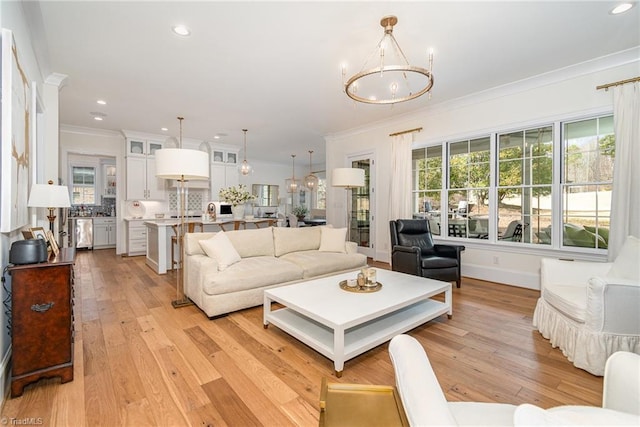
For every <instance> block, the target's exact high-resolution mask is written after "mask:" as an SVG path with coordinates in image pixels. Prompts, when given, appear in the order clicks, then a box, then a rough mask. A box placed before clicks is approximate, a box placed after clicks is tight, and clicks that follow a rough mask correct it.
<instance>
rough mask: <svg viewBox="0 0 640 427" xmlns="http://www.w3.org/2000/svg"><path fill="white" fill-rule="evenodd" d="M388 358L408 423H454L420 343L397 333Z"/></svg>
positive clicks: (425, 424)
mask: <svg viewBox="0 0 640 427" xmlns="http://www.w3.org/2000/svg"><path fill="white" fill-rule="evenodd" d="M389 357H390V358H391V363H392V364H393V369H394V371H395V376H396V386H397V388H398V393H399V394H400V399H401V400H402V405H403V406H404V410H405V413H406V415H407V420H408V421H409V425H412V426H436V425H437V426H443V425H456V420H455V418H454V417H453V414H452V413H451V411H450V409H449V405H448V403H447V400H446V398H445V397H444V393H443V392H442V389H441V388H440V384H439V383H438V379H437V378H436V375H435V373H434V372H433V368H431V364H430V363H429V358H428V357H427V354H426V353H425V351H424V349H423V348H422V346H421V345H420V343H419V342H418V341H417V340H416V339H415V338H413V337H411V336H409V335H404V334H403V335H397V336H395V337H393V339H392V340H391V343H389Z"/></svg>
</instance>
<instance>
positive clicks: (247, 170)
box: [240, 129, 253, 176]
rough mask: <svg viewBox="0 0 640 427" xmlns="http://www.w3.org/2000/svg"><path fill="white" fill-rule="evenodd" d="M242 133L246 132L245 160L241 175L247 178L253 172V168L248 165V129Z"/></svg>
mask: <svg viewBox="0 0 640 427" xmlns="http://www.w3.org/2000/svg"><path fill="white" fill-rule="evenodd" d="M242 132H244V160H243V161H242V164H241V165H240V173H241V174H242V175H244V176H247V175H249V174H251V173H252V172H253V168H252V167H251V165H250V164H249V163H247V129H242Z"/></svg>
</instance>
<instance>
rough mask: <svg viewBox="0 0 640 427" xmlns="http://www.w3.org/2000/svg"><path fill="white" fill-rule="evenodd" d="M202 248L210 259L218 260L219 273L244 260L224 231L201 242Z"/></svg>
mask: <svg viewBox="0 0 640 427" xmlns="http://www.w3.org/2000/svg"><path fill="white" fill-rule="evenodd" d="M200 246H201V247H202V250H203V251H204V253H205V254H207V256H208V257H209V258H213V259H215V260H216V262H217V263H218V270H219V271H223V270H225V269H227V268H228V267H230V266H232V265H233V264H235V263H236V262H238V261H240V260H241V259H242V258H240V254H238V251H236V248H234V247H233V244H232V243H231V240H229V237H227V235H226V233H225V232H224V231H220V232H219V233H216V235H215V236H213V237H212V238H210V239H205V240H200Z"/></svg>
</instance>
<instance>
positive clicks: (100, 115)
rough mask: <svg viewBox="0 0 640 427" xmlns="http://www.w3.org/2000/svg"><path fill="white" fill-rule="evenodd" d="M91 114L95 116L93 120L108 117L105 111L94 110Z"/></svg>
mask: <svg viewBox="0 0 640 427" xmlns="http://www.w3.org/2000/svg"><path fill="white" fill-rule="evenodd" d="M89 114H90V115H91V116H92V117H93V120H98V121H102V120H104V118H105V117H107V115H106V114H105V113H100V112H98V111H92V112H90V113H89Z"/></svg>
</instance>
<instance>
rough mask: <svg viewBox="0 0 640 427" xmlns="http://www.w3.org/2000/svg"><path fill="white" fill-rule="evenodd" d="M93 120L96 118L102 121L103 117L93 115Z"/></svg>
mask: <svg viewBox="0 0 640 427" xmlns="http://www.w3.org/2000/svg"><path fill="white" fill-rule="evenodd" d="M93 120H97V121H99V122H101V121H103V120H104V119H103V118H102V117H100V116H95V117H94V118H93Z"/></svg>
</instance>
